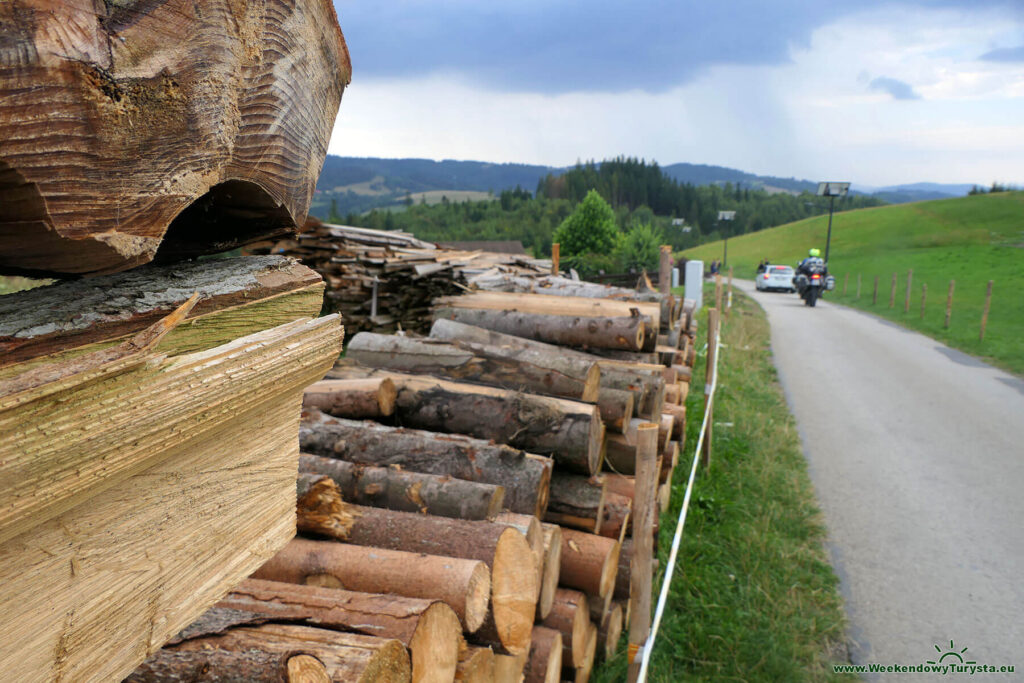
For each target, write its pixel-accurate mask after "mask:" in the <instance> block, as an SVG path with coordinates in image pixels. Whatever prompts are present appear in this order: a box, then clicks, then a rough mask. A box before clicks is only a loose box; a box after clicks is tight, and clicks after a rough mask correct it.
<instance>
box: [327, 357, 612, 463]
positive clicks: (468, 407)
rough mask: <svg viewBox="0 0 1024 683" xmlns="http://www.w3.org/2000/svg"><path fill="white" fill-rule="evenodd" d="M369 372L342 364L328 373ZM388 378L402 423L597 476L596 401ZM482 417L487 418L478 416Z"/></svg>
mask: <svg viewBox="0 0 1024 683" xmlns="http://www.w3.org/2000/svg"><path fill="white" fill-rule="evenodd" d="M367 371H368V370H367V368H361V367H358V366H351V365H346V364H342V365H338V366H335V368H334V369H333V370H331V372H330V373H329V374H330V375H331V376H339V375H342V374H347V375H350V376H354V375H358V374H361V373H366V372H367ZM369 372H370V373H374V372H381V371H376V370H369ZM388 376H389V377H391V379H392V380H394V382H395V386H396V387H397V388H398V400H397V402H396V404H395V421H396V422H398V423H400V424H402V425H404V426H408V427H413V428H417V429H430V430H434V431H438V432H447V433H454V434H465V435H467V436H473V437H476V438H479V439H489V440H493V441H496V442H498V443H505V444H508V445H510V446H513V447H516V448H522V449H525V450H529V451H530V452H531V453H538V454H540V455H550V456H552V457H553V458H554V460H555V462H556V463H557V464H558V465H560V466H561V467H564V468H567V469H570V470H572V471H575V472H582V473H583V474H593V473H594V472H596V471H597V468H598V467H599V465H600V462H601V460H600V456H601V441H602V439H603V437H604V424H603V423H602V422H601V416H600V414H599V412H598V410H597V407H596V406H594V405H591V404H588V403H580V402H579V401H570V400H568V399H563V398H554V397H550V396H538V395H536V394H524V393H520V392H516V391H509V390H507V389H495V388H493V387H485V386H479V385H476V384H467V383H465V382H450V381H447V380H442V379H435V378H432V377H423V376H418V375H401V374H397V373H388ZM484 415H486V416H487V419H486V420H482V419H480V418H481V416H484Z"/></svg>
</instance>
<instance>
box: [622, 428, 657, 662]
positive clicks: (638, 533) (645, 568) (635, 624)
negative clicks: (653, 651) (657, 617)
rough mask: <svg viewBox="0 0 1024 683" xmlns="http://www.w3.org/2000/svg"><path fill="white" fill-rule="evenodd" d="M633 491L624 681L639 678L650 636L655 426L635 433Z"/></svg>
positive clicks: (654, 492) (655, 481)
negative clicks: (640, 656)
mask: <svg viewBox="0 0 1024 683" xmlns="http://www.w3.org/2000/svg"><path fill="white" fill-rule="evenodd" d="M636 440H637V444H636V477H635V479H634V481H635V483H636V489H635V493H634V498H633V504H634V506H635V507H634V510H633V539H634V541H633V557H632V558H631V559H630V568H629V603H630V615H631V617H630V621H629V669H628V671H627V674H626V675H627V680H629V681H635V680H636V679H637V677H638V676H639V675H640V662H641V660H640V659H638V658H637V657H636V654H637V651H638V650H639V648H640V647H641V646H646V643H647V639H648V637H650V634H651V584H652V580H653V578H654V577H653V574H654V571H653V565H654V511H655V507H656V506H657V504H658V503H657V492H658V471H657V461H658V425H657V424H655V423H652V422H648V423H644V424H641V425H640V426H639V427H637V431H636Z"/></svg>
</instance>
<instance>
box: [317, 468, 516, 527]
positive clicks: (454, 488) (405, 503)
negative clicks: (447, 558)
mask: <svg viewBox="0 0 1024 683" xmlns="http://www.w3.org/2000/svg"><path fill="white" fill-rule="evenodd" d="M299 472H300V473H303V472H304V473H311V474H321V475H326V476H328V477H330V478H331V479H333V480H334V483H335V484H337V485H338V488H339V490H340V491H341V497H342V499H343V500H347V501H351V502H353V503H357V504H359V505H368V506H370V507H380V508H387V509H389V510H398V511H401V512H422V513H426V514H431V515H438V516H440V517H454V518H456V519H468V520H483V519H493V518H494V516H495V515H497V514H498V513H499V512H501V509H502V505H503V504H504V500H505V489H504V488H503V487H501V486H495V485H494V484H483V483H479V482H473V481H465V480H462V479H454V478H452V477H450V476H448V475H437V474H423V473H422V472H407V471H405V470H400V469H397V468H393V467H373V466H368V465H357V464H353V463H350V462H347V461H345V460H338V459H336V458H324V457H321V456H318V455H306V454H300V455H299Z"/></svg>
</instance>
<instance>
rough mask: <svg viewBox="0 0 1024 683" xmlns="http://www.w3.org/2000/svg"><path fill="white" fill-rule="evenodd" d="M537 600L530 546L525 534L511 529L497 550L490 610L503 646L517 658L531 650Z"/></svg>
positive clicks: (506, 531) (503, 536) (535, 576)
mask: <svg viewBox="0 0 1024 683" xmlns="http://www.w3.org/2000/svg"><path fill="white" fill-rule="evenodd" d="M523 558H530V561H529V562H523ZM536 600H537V571H536V566H535V565H534V562H533V552H532V551H531V549H530V544H529V543H527V541H526V537H525V536H523V534H522V533H520V532H519V531H517V530H516V529H513V528H508V529H506V530H505V532H504V533H502V534H501V537H500V538H499V539H498V543H497V546H496V547H495V550H494V563H493V567H492V572H491V610H492V611H493V614H494V625H495V627H496V629H497V631H498V637H499V638H500V639H501V643H502V645H504V646H505V648H506V649H507V650H508V651H509V652H510V653H512V654H514V655H520V654H524V653H526V652H528V651H529V648H530V636H531V632H532V630H533V615H534V612H535V611H536V609H537V604H536Z"/></svg>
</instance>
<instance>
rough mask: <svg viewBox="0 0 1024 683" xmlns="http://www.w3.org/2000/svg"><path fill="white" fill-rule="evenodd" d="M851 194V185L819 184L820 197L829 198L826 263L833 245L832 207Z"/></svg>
mask: <svg viewBox="0 0 1024 683" xmlns="http://www.w3.org/2000/svg"><path fill="white" fill-rule="evenodd" d="M849 192H850V183H837V182H827V183H818V196H819V197H828V237H826V238H825V263H828V248H829V245H830V244H832V207H833V206H835V203H836V197H845V196H846V195H847V194H848V193H849Z"/></svg>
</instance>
